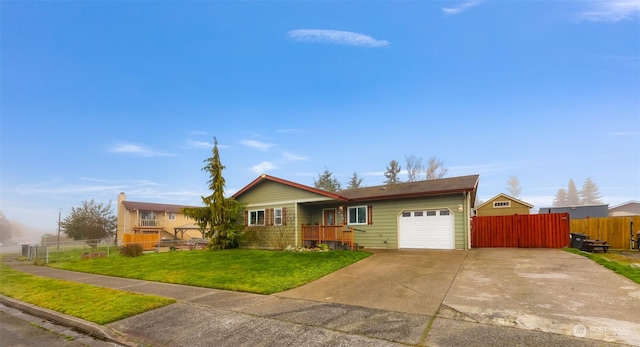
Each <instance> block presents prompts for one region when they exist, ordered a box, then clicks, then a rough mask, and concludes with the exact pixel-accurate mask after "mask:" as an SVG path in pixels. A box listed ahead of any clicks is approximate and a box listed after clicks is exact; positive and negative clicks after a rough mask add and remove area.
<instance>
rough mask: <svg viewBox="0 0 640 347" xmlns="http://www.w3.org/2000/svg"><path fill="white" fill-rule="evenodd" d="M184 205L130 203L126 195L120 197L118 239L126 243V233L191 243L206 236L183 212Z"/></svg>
mask: <svg viewBox="0 0 640 347" xmlns="http://www.w3.org/2000/svg"><path fill="white" fill-rule="evenodd" d="M183 207H188V206H183V205H170V204H157V203H151V202H136V201H127V197H126V195H125V194H124V193H120V194H119V195H118V216H117V218H118V228H117V234H116V240H117V242H118V243H121V242H123V241H124V235H126V234H142V235H157V239H156V240H157V241H156V244H157V243H158V241H160V240H172V239H179V240H189V239H191V238H192V237H196V238H202V237H204V236H203V235H202V233H201V232H200V228H199V227H198V226H197V225H195V224H194V221H193V220H191V219H189V218H187V217H185V216H184V215H183V214H182V213H180V209H181V208H183Z"/></svg>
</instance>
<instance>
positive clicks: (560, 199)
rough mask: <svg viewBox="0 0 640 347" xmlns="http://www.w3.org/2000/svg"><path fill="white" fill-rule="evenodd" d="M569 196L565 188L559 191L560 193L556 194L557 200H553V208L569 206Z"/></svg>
mask: <svg viewBox="0 0 640 347" xmlns="http://www.w3.org/2000/svg"><path fill="white" fill-rule="evenodd" d="M568 201H569V199H568V195H567V191H566V189H564V188H560V189H558V192H557V193H556V197H555V199H553V206H555V207H564V206H568V203H569V202H568Z"/></svg>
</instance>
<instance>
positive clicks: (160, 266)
mask: <svg viewBox="0 0 640 347" xmlns="http://www.w3.org/2000/svg"><path fill="white" fill-rule="evenodd" d="M369 255H371V254H370V253H368V252H360V251H330V252H280V251H265V250H250V249H231V250H223V251H209V250H201V251H179V252H167V253H148V254H144V255H142V256H140V257H135V258H128V257H122V256H119V255H112V256H110V257H108V258H92V259H82V258H81V257H80V256H74V257H65V256H59V257H58V258H57V259H56V260H55V261H54V262H52V263H50V264H49V266H51V267H55V268H59V269H64V270H73V271H81V272H89V273H95V274H102V275H108V276H118V277H126V278H135V279H142V280H149V281H158V282H166V283H176V284H186V285H191V286H199V287H207V288H216V289H226V290H235V291H242V292H251V293H259V294H272V293H277V292H281V291H284V290H287V289H291V288H295V287H298V286H301V285H303V284H305V283H308V282H311V281H313V280H316V279H318V278H320V277H323V276H325V275H327V274H329V273H331V272H334V271H336V270H338V269H340V268H343V267H345V266H347V265H350V264H353V263H355V262H357V261H359V260H361V259H364V258H366V257H368V256H369Z"/></svg>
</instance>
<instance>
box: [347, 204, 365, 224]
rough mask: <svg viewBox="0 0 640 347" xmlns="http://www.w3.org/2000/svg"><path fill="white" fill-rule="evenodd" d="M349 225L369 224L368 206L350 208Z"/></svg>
mask: <svg viewBox="0 0 640 347" xmlns="http://www.w3.org/2000/svg"><path fill="white" fill-rule="evenodd" d="M348 213H349V224H367V206H354V207H349V208H348Z"/></svg>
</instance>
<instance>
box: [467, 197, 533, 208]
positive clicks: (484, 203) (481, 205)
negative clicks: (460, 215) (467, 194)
mask: <svg viewBox="0 0 640 347" xmlns="http://www.w3.org/2000/svg"><path fill="white" fill-rule="evenodd" d="M498 198H504V199H509V200H512V201H515V202H517V203H520V204H523V205H525V206H527V207H529V208H533V205H531V204H529V203H526V202H524V201H522V200H520V199H517V198H514V197H513V196H511V195H507V194H504V193H500V194H498V195H496V196H494V197H493V198H491V199H489V200H487V201H486V202H483V203H482V204H480V205H478V206H477V207H476V208H475V209H476V210H477V209H479V208H481V207H483V206H484V205H487V204H488V203H490V202H492V201H494V200H496V199H498Z"/></svg>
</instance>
